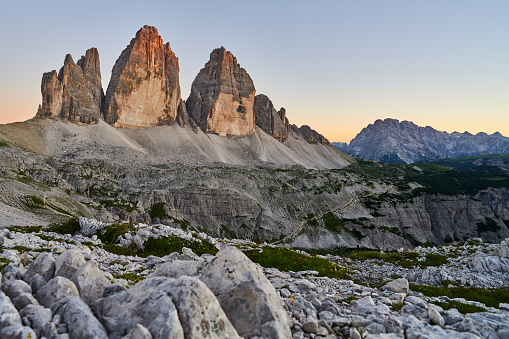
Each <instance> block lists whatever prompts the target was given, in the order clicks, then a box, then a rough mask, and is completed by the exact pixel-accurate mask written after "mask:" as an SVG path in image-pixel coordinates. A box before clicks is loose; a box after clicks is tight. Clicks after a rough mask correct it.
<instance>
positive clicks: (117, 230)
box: [97, 223, 135, 244]
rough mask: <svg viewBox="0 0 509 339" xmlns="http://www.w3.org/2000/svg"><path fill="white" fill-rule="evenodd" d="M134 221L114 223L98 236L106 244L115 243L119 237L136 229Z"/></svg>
mask: <svg viewBox="0 0 509 339" xmlns="http://www.w3.org/2000/svg"><path fill="white" fill-rule="evenodd" d="M134 225H135V224H134V223H120V224H112V225H110V226H107V227H105V228H103V229H102V230H101V231H99V232H98V234H97V238H99V239H101V241H102V242H103V243H105V244H108V243H110V244H114V243H115V242H116V241H117V239H118V237H119V236H121V235H124V234H126V233H127V232H130V231H135V228H134Z"/></svg>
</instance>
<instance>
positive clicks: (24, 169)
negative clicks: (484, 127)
mask: <svg viewBox="0 0 509 339" xmlns="http://www.w3.org/2000/svg"><path fill="white" fill-rule="evenodd" d="M0 136H1V138H2V140H5V141H4V142H5V144H6V145H7V146H9V147H5V146H4V147H0V157H1V161H0V174H1V177H0V180H1V182H2V185H1V187H0V191H1V194H0V197H1V198H0V199H1V200H0V206H1V209H2V211H3V213H1V214H0V222H1V225H41V224H47V223H51V222H57V221H60V222H61V221H65V220H67V219H68V218H70V217H78V216H85V217H94V218H97V219H100V220H102V221H105V222H106V221H107V222H112V221H120V220H125V221H130V222H145V223H165V224H168V223H172V222H174V221H179V222H180V223H181V224H182V225H185V227H186V228H188V229H195V230H199V231H205V232H207V233H209V234H211V235H214V236H221V237H230V238H245V239H251V240H256V241H262V242H263V241H267V242H273V243H284V244H289V245H291V246H295V247H302V248H335V247H357V246H359V247H368V248H380V249H397V248H400V247H403V248H408V247H414V246H418V245H423V244H425V243H433V244H436V245H439V244H443V243H445V242H446V241H447V240H448V239H454V240H457V241H460V240H466V239H470V238H473V237H475V238H476V237H480V238H482V239H483V240H484V241H491V242H499V241H500V240H501V239H503V238H505V237H508V236H509V230H508V229H507V224H508V219H507V215H509V206H508V205H507V197H506V195H504V194H503V192H504V191H503V190H504V188H503V186H505V185H507V179H504V178H505V177H504V178H503V177H500V175H499V174H497V180H493V179H492V177H491V176H488V177H486V178H484V177H482V178H481V177H480V178H478V179H476V180H474V179H473V178H472V177H471V176H470V174H468V173H466V174H465V175H463V174H461V173H463V172H454V171H452V170H448V171H445V172H440V171H435V169H434V168H433V167H431V168H430V170H428V167H429V166H428V165H426V166H428V167H422V168H420V167H418V166H413V165H397V166H396V165H394V166H390V165H389V164H378V163H374V162H362V161H360V160H355V159H352V158H347V156H344V155H341V154H340V153H339V151H336V150H334V149H333V148H332V147H329V146H326V145H323V144H321V143H315V144H310V143H308V142H306V141H305V140H304V137H303V136H301V135H298V134H296V133H295V131H293V130H292V131H290V133H289V137H288V139H287V140H286V141H285V142H283V143H281V142H279V141H278V140H276V139H275V138H273V137H271V136H269V135H267V134H266V133H265V132H262V131H257V132H255V133H253V134H251V135H248V136H244V137H238V138H233V139H228V138H224V137H221V136H218V135H215V134H205V133H202V132H201V131H198V132H197V133H195V131H194V130H193V128H192V127H190V126H187V127H184V128H182V127H180V126H178V125H176V124H175V125H173V126H160V127H153V128H147V129H115V128H113V127H111V126H109V125H108V124H105V123H104V122H101V121H100V122H99V123H97V124H94V125H88V126H78V125H76V124H71V123H64V122H61V121H53V120H42V121H34V122H27V123H19V124H13V125H6V126H3V127H2V128H0ZM41 146H45V147H44V148H42V147H41ZM23 149H25V150H23ZM28 150H30V151H31V152H28ZM34 152H37V153H34ZM347 159H348V160H347ZM349 163H350V165H348V164H349ZM347 165H348V166H347ZM345 166H346V167H345ZM423 166H424V165H423ZM438 168H443V167H438ZM450 172H452V173H450ZM462 175H463V177H462ZM450 178H453V179H450ZM462 178H463V179H464V180H463V179H462ZM459 179H462V180H459ZM444 181H445V182H446V183H447V184H448V185H452V186H451V187H450V188H448V187H447V186H446V185H445V184H444ZM472 183H475V185H474V186H472ZM453 184H454V185H453ZM497 185H498V186H497ZM471 186H472V187H473V188H470V187H471ZM476 197H477V198H476Z"/></svg>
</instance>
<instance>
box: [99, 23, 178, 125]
mask: <svg viewBox="0 0 509 339" xmlns="http://www.w3.org/2000/svg"><path fill="white" fill-rule="evenodd" d="M181 105H182V99H181V96H180V83H179V62H178V58H177V57H176V56H175V53H173V51H172V50H171V48H170V43H166V44H164V43H163V39H162V38H161V37H160V36H159V33H158V32H157V29H156V28H155V27H152V26H143V27H142V28H141V29H140V30H139V31H138V32H137V33H136V37H135V38H133V39H132V40H131V42H130V44H129V45H128V46H127V47H126V48H125V49H124V51H123V52H122V54H121V55H120V57H119V58H118V59H117V61H116V63H115V66H114V67H113V70H112V72H111V80H110V83H109V85H108V89H107V91H106V98H105V101H104V110H103V112H104V113H103V115H104V119H105V121H106V122H107V123H109V124H111V125H113V126H115V127H126V128H133V127H150V126H156V125H167V124H173V123H174V122H175V121H177V120H179V121H180V122H181V124H182V123H185V122H187V119H186V118H185V116H187V113H186V111H185V108H184V107H180V106H181ZM179 107H180V109H179ZM179 112H180V115H179ZM178 115H179V116H178ZM179 117H180V119H178V118H179Z"/></svg>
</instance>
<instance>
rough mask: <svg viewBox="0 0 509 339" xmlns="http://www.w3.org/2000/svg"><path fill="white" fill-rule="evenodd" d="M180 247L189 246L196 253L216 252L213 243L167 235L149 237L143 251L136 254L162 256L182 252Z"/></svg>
mask: <svg viewBox="0 0 509 339" xmlns="http://www.w3.org/2000/svg"><path fill="white" fill-rule="evenodd" d="M182 247H187V248H190V249H191V250H192V251H193V252H194V253H196V254H197V255H202V254H205V253H207V254H212V255H215V254H216V253H217V252H218V250H217V248H216V247H215V246H214V245H212V244H210V243H208V242H206V241H189V240H186V239H182V238H179V237H167V238H159V239H155V238H149V239H148V240H147V242H146V243H145V249H144V250H143V252H141V253H137V254H138V255H139V256H140V257H148V256H149V255H155V256H158V257H164V256H165V255H168V254H170V253H173V252H180V253H182Z"/></svg>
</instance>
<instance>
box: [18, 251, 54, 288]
mask: <svg viewBox="0 0 509 339" xmlns="http://www.w3.org/2000/svg"><path fill="white" fill-rule="evenodd" d="M36 274H39V275H40V276H42V277H43V278H44V280H46V281H49V280H51V279H52V278H53V276H54V274H55V258H53V256H52V255H51V253H48V252H43V253H41V254H39V255H38V256H37V259H35V260H34V261H32V262H31V263H30V266H28V269H27V271H26V273H25V274H24V275H23V279H24V280H25V281H27V282H29V283H30V282H31V281H32V279H33V278H34V276H35V275H36Z"/></svg>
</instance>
